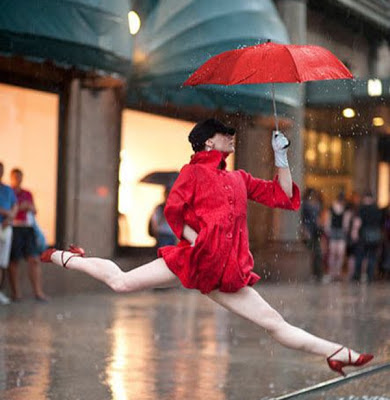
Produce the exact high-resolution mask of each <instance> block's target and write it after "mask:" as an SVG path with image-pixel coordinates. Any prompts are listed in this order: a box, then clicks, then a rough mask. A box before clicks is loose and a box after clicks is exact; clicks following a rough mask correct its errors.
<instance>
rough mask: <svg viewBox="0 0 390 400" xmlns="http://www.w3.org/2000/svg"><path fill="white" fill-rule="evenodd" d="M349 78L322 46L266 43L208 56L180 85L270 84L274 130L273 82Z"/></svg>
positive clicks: (342, 67) (350, 77) (342, 66)
mask: <svg viewBox="0 0 390 400" xmlns="http://www.w3.org/2000/svg"><path fill="white" fill-rule="evenodd" d="M352 78H353V76H352V74H351V72H350V71H349V70H348V69H347V67H346V66H345V65H344V64H343V63H342V62H341V61H340V60H339V59H338V58H337V57H336V56H335V55H333V54H332V53H331V52H330V51H329V50H327V49H325V48H323V47H320V46H309V45H293V44H290V45H288V44H277V43H272V42H270V41H268V42H267V43H263V44H259V45H256V46H249V47H244V48H241V49H236V50H229V51H225V52H223V53H221V54H217V55H216V56H214V57H211V58H210V59H209V60H208V61H206V62H205V63H204V64H203V65H201V66H200V67H199V68H198V69H197V70H196V71H195V72H194V73H193V74H192V75H191V76H190V77H189V78H188V79H187V80H186V81H185V82H184V86H196V85H205V84H214V85H243V84H254V83H272V101H273V107H274V116H275V124H276V130H278V120H277V113H276V104H275V87H274V83H294V82H307V81H318V80H327V79H352Z"/></svg>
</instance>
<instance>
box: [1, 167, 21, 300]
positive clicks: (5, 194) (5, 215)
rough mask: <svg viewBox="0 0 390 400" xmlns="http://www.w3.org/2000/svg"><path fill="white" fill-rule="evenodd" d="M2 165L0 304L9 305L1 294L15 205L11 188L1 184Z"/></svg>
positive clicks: (7, 263) (7, 260)
mask: <svg viewBox="0 0 390 400" xmlns="http://www.w3.org/2000/svg"><path fill="white" fill-rule="evenodd" d="M3 174H4V165H3V163H1V162H0V304H3V305H5V304H9V303H10V300H9V298H8V297H7V296H6V295H5V294H4V293H3V292H2V287H3V284H4V278H5V270H6V269H7V268H8V265H9V258H10V254H11V243H12V221H13V219H14V216H15V215H16V210H17V204H16V197H15V193H14V191H13V190H12V188H11V187H10V186H8V185H5V184H4V183H3V182H2V179H3Z"/></svg>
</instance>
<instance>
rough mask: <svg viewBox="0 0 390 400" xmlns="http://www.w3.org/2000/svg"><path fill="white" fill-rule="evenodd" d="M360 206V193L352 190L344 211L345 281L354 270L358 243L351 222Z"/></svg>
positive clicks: (350, 276)
mask: <svg viewBox="0 0 390 400" xmlns="http://www.w3.org/2000/svg"><path fill="white" fill-rule="evenodd" d="M359 208H360V194H359V193H358V192H353V193H352V194H351V197H350V199H349V201H348V202H347V210H346V212H345V219H346V226H347V248H346V257H347V277H346V279H347V281H350V280H351V279H352V277H353V274H354V272H355V263H356V257H355V254H356V246H357V245H358V237H359V235H358V232H356V233H354V234H352V229H353V222H354V220H355V218H356V217H357V216H358V215H359ZM355 229H356V228H355Z"/></svg>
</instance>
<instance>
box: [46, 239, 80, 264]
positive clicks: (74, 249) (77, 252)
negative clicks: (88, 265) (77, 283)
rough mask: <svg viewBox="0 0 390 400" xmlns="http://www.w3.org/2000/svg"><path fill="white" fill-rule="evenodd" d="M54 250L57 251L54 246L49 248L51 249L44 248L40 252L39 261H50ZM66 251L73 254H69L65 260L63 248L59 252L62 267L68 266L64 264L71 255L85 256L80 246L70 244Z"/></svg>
mask: <svg viewBox="0 0 390 400" xmlns="http://www.w3.org/2000/svg"><path fill="white" fill-rule="evenodd" d="M55 251H58V250H57V249H55V248H51V249H47V250H45V251H44V252H43V253H42V254H41V261H42V262H46V263H49V262H52V261H51V256H52V254H53V253H54V252H55ZM67 251H69V252H70V253H73V255H71V256H70V257H69V258H68V259H67V260H66V261H65V260H64V254H65V250H63V251H62V252H61V262H62V266H63V267H64V268H68V267H67V266H66V264H68V262H69V260H71V259H72V258H73V257H84V256H85V250H84V249H83V248H82V247H77V246H73V245H70V246H69V249H68V250H67Z"/></svg>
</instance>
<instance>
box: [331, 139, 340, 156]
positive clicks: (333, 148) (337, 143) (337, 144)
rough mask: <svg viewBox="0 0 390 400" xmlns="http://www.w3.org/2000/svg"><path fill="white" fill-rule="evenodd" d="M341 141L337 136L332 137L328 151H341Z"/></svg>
mask: <svg viewBox="0 0 390 400" xmlns="http://www.w3.org/2000/svg"><path fill="white" fill-rule="evenodd" d="M341 147H342V142H341V139H339V138H334V139H333V140H332V142H331V143H330V151H331V152H332V153H335V154H337V153H341Z"/></svg>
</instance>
